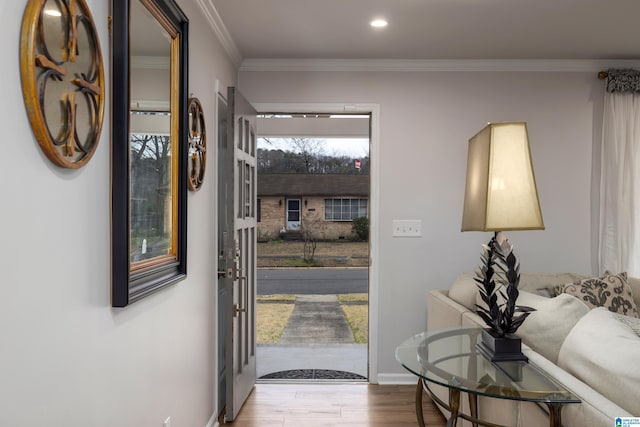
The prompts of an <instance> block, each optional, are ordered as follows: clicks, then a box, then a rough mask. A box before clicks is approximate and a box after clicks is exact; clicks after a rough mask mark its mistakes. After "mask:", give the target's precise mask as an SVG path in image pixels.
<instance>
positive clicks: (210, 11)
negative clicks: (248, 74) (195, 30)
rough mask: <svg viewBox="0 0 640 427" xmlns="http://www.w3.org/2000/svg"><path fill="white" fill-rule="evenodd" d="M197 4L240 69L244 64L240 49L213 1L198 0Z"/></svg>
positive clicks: (232, 60)
mask: <svg viewBox="0 0 640 427" xmlns="http://www.w3.org/2000/svg"><path fill="white" fill-rule="evenodd" d="M196 4H197V5H198V6H199V7H200V10H202V13H203V14H204V16H205V18H207V21H209V25H211V28H213V32H214V33H215V34H216V36H217V37H218V40H220V43H221V44H222V47H223V48H224V50H225V51H226V52H227V55H229V58H230V59H231V62H233V64H234V65H235V66H236V67H239V66H240V64H242V54H241V53H240V49H238V46H236V43H235V42H234V41H233V38H231V34H229V31H228V30H227V27H226V26H225V25H224V22H222V18H221V17H220V14H219V13H218V11H217V10H216V8H215V6H214V5H213V2H212V0H196Z"/></svg>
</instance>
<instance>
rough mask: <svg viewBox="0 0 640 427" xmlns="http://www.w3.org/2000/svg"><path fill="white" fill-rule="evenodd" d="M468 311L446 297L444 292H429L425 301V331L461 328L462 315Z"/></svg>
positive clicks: (446, 292)
mask: <svg viewBox="0 0 640 427" xmlns="http://www.w3.org/2000/svg"><path fill="white" fill-rule="evenodd" d="M467 311H469V309H468V308H466V307H465V306H463V305H462V304H458V303H457V302H455V301H454V300H452V299H451V298H449V296H448V291H446V290H432V291H429V295H428V300H427V330H428V331H433V330H437V329H448V328H455V327H460V326H462V314H463V313H466V312H467Z"/></svg>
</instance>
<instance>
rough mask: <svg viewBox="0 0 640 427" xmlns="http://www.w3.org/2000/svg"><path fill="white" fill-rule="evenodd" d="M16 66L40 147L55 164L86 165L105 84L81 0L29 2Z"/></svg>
mask: <svg viewBox="0 0 640 427" xmlns="http://www.w3.org/2000/svg"><path fill="white" fill-rule="evenodd" d="M20 67H21V76H22V92H23V96H24V101H25V105H26V108H27V112H28V114H29V120H30V122H31V127H32V128H33V133H34V134H35V136H36V139H37V140H38V143H39V144H40V147H41V148H42V150H43V151H44V153H45V154H46V156H47V157H48V158H49V160H51V161H52V162H53V163H55V164H56V165H58V166H62V167H65V168H72V169H77V168H80V167H82V166H84V165H85V164H86V163H87V162H88V161H89V159H91V156H92V155H93V154H94V152H95V150H96V148H97V147H98V141H99V139H100V131H101V129H102V121H103V116H104V85H105V82H104V70H103V64H102V53H101V50H100V41H99V39H98V33H97V31H96V27H95V24H94V21H93V18H92V16H91V12H90V11H89V8H88V7H87V4H86V3H85V1H84V0H29V3H28V4H27V8H26V10H25V14H24V19H23V21H22V33H21V40H20Z"/></svg>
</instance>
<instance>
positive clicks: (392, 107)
mask: <svg viewBox="0 0 640 427" xmlns="http://www.w3.org/2000/svg"><path fill="white" fill-rule="evenodd" d="M239 79H240V83H239V87H240V90H241V91H242V92H243V93H244V94H245V96H246V97H247V99H249V100H250V101H251V102H253V103H343V104H357V103H366V104H379V105H380V110H381V113H380V146H379V153H380V154H379V156H380V157H379V164H380V168H379V177H380V178H379V183H378V186H379V194H380V200H379V206H380V212H379V216H378V218H379V228H378V230H377V231H378V233H379V236H380V238H379V242H380V247H379V260H378V263H379V264H378V268H379V297H378V300H379V301H380V305H379V324H378V325H376V326H375V327H377V328H378V331H379V335H378V341H379V348H378V365H379V373H380V377H381V380H382V379H383V378H385V377H384V375H385V374H389V376H388V378H391V377H393V376H394V375H396V374H400V373H404V371H403V369H402V368H401V367H400V366H399V364H398V363H397V362H396V361H395V358H394V351H395V347H396V346H397V345H398V344H399V343H400V342H401V341H403V340H404V339H405V338H406V337H409V336H410V335H412V334H414V333H418V332H420V331H422V330H424V329H425V323H426V297H427V292H428V291H429V290H430V289H439V288H446V287H448V286H449V285H450V284H451V283H452V282H453V280H454V279H455V277H456V276H457V275H458V274H459V273H460V272H462V271H473V270H474V269H475V267H476V266H477V264H478V262H479V254H480V249H481V244H482V243H486V242H487V241H488V240H489V239H490V237H491V235H490V233H477V232H471V233H461V232H460V224H461V218H462V204H463V196H464V185H465V171H466V156H467V141H468V139H469V138H470V137H471V136H473V135H474V134H475V133H476V132H478V131H479V130H480V129H481V128H482V127H483V126H484V125H485V124H486V123H487V122H490V121H527V122H528V128H529V136H530V141H531V151H532V158H533V164H534V168H535V173H536V179H537V184H538V191H539V195H540V202H541V206H542V212H543V217H544V221H545V225H546V230H545V231H529V232H524V231H520V232H511V233H508V237H509V239H510V242H511V243H512V244H514V246H515V251H516V253H517V255H518V256H519V257H520V260H521V264H522V265H521V271H529V272H535V271H571V272H580V273H586V274H588V273H591V271H592V266H594V265H595V263H594V257H595V249H594V243H593V242H595V241H596V240H595V234H594V232H593V230H594V224H595V223H597V217H595V216H594V215H593V212H597V210H596V211H594V209H595V207H596V206H597V203H598V201H597V190H595V189H596V188H597V187H596V185H597V184H594V183H593V182H592V181H593V176H594V173H593V172H594V171H593V169H594V165H596V166H595V168H596V171H595V176H596V177H597V176H598V175H597V173H598V172H597V165H598V164H599V138H600V134H601V117H602V103H603V91H604V88H603V84H602V81H599V80H598V79H597V77H596V74H595V73H594V72H588V73H586V72H585V73H564V72H562V73H560V72H557V73H556V72H450V73H443V72H337V71H332V72H287V71H278V72H275V71H273V72H268V71H265V72H260V71H241V73H240V78H239ZM374 204H375V203H374V202H372V206H373V205H374ZM394 219H420V220H422V238H418V239H399V238H394V237H392V236H391V230H392V226H391V223H392V220H394Z"/></svg>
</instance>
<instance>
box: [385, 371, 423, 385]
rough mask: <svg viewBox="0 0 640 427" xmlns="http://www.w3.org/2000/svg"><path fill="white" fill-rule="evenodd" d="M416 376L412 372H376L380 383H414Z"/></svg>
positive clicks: (416, 380) (416, 379)
mask: <svg viewBox="0 0 640 427" xmlns="http://www.w3.org/2000/svg"><path fill="white" fill-rule="evenodd" d="M417 382H418V377H416V376H415V375H412V374H378V384H380V385H401V384H416V383H417Z"/></svg>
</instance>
